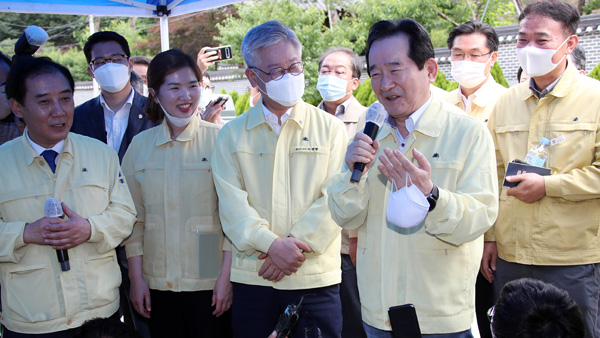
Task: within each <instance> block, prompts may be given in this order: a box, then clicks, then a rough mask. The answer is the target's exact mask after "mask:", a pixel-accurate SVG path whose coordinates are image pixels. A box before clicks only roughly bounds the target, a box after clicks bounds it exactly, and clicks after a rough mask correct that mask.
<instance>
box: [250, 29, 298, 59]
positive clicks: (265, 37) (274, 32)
mask: <svg viewBox="0 0 600 338" xmlns="http://www.w3.org/2000/svg"><path fill="white" fill-rule="evenodd" d="M281 41H289V42H291V43H292V45H293V46H294V47H295V48H296V50H297V51H298V53H300V57H302V44H301V43H300V40H298V37H297V36H296V34H295V33H294V31H292V30H291V29H289V28H288V27H286V26H284V25H283V24H282V23H281V22H279V21H276V20H274V21H269V22H265V23H263V24H262V25H258V26H256V27H254V28H252V29H251V30H250V31H248V33H246V36H244V40H242V57H243V58H244V61H245V62H246V66H248V67H256V65H257V64H258V59H257V56H258V52H259V51H260V50H261V49H264V48H267V47H271V46H273V45H276V44H278V43H280V42H281Z"/></svg>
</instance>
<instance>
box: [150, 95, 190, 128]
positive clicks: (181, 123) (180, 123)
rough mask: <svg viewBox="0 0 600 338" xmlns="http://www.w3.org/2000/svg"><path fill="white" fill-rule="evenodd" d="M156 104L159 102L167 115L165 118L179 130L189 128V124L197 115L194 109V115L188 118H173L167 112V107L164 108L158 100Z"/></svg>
mask: <svg viewBox="0 0 600 338" xmlns="http://www.w3.org/2000/svg"><path fill="white" fill-rule="evenodd" d="M156 102H158V104H159V105H160V107H161V108H162V110H163V112H164V113H165V117H166V118H167V119H168V120H169V122H171V123H172V124H173V125H174V126H175V127H178V128H183V127H185V126H187V125H188V123H190V121H191V120H192V119H193V118H194V115H196V109H192V114H191V115H190V116H188V117H183V118H182V117H177V116H173V115H171V114H169V113H168V112H167V110H166V109H165V107H163V105H162V104H160V101H158V98H157V99H156Z"/></svg>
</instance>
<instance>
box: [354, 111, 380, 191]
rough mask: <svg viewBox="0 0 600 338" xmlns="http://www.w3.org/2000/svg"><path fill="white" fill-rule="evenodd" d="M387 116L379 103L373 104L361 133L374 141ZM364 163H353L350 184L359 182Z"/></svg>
mask: <svg viewBox="0 0 600 338" xmlns="http://www.w3.org/2000/svg"><path fill="white" fill-rule="evenodd" d="M386 116H387V111H385V108H384V107H383V105H382V104H381V103H379V102H375V103H373V104H372V105H371V106H370V107H369V110H367V123H366V125H365V130H364V131H363V133H364V134H365V135H367V136H369V137H370V138H371V139H372V140H375V137H377V132H378V131H379V128H381V126H382V125H383V122H384V121H385V118H386ZM365 165H366V164H365V163H360V162H356V163H354V170H352V176H351V177H350V182H358V181H360V177H361V176H362V173H363V171H364V170H365Z"/></svg>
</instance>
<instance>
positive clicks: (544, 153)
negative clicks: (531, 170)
mask: <svg viewBox="0 0 600 338" xmlns="http://www.w3.org/2000/svg"><path fill="white" fill-rule="evenodd" d="M549 145H550V140H548V139H547V138H545V137H542V138H540V143H539V144H538V145H536V146H534V147H532V148H531V149H529V151H528V152H527V156H525V163H527V164H529V165H534V166H536V167H543V166H544V164H545V163H546V159H547V158H548V146H549Z"/></svg>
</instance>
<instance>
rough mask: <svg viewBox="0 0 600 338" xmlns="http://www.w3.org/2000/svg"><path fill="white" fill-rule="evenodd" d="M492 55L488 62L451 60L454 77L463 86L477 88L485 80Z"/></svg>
mask: <svg viewBox="0 0 600 338" xmlns="http://www.w3.org/2000/svg"><path fill="white" fill-rule="evenodd" d="M491 59H492V57H491V56H490V59H489V60H488V62H486V63H481V62H474V61H450V62H451V63H452V72H451V74H452V78H454V80H455V81H456V82H458V84H460V86H461V87H463V88H467V89H469V88H475V87H477V86H479V85H480V84H481V83H483V81H485V78H486V76H485V67H487V65H488V63H489V62H490V60H491Z"/></svg>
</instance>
